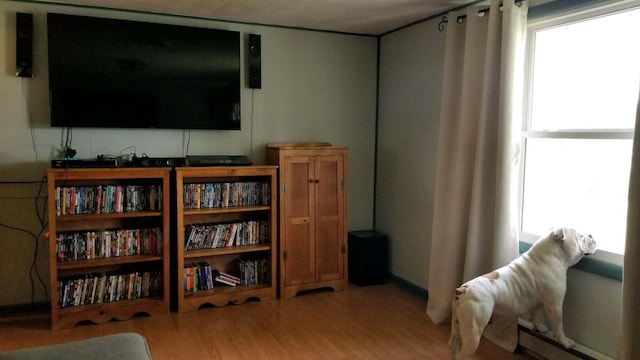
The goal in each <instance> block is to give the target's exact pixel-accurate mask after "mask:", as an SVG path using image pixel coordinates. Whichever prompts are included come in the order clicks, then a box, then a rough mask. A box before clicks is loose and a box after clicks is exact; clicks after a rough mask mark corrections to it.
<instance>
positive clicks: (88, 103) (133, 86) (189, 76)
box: [47, 13, 240, 130]
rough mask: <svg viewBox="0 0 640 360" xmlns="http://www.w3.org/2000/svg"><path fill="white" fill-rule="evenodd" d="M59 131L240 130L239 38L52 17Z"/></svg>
mask: <svg viewBox="0 0 640 360" xmlns="http://www.w3.org/2000/svg"><path fill="white" fill-rule="evenodd" d="M47 35H48V46H49V91H50V102H51V126H59V127H108V128H166V129H216V130H240V34H239V32H236V31H227V30H218V29H205V28H196V27H186V26H176V25H166V24H155V23H144V22H136V21H127V20H115V19H103V18H94V17H85V16H74V15H62V14H52V13H49V14H47Z"/></svg>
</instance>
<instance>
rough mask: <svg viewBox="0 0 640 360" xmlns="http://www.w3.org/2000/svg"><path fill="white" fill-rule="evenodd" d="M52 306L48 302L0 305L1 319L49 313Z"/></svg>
mask: <svg viewBox="0 0 640 360" xmlns="http://www.w3.org/2000/svg"><path fill="white" fill-rule="evenodd" d="M50 306H51V305H50V304H49V303H48V302H40V303H28V304H15V305H4V306H0V319H15V318H18V317H30V316H41V315H45V314H46V315H48V314H49V311H50Z"/></svg>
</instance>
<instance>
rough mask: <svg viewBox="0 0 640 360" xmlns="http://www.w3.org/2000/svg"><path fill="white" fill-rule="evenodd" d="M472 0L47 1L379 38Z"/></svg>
mask: <svg viewBox="0 0 640 360" xmlns="http://www.w3.org/2000/svg"><path fill="white" fill-rule="evenodd" d="M475 1H476V0H53V1H49V2H52V3H60V4H71V5H82V6H91V7H99V8H105V9H125V10H132V11H141V12H149V13H160V14H171V15H180V16H190V17H198V18H206V19H216V20H228V21H236V22H243V23H251V24H263V25H276V26H285V27H293V28H303V29H315V30H324V31H333V32H341V33H352V34H363V35H382V34H385V33H387V32H390V31H393V30H396V29H398V28H401V27H404V26H406V25H409V24H412V23H415V22H418V21H421V20H424V19H427V18H429V17H432V16H435V15H439V14H442V13H443V12H446V11H448V10H451V9H453V8H457V7H459V6H462V5H465V4H468V3H472V2H475Z"/></svg>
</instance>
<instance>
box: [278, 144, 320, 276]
mask: <svg viewBox="0 0 640 360" xmlns="http://www.w3.org/2000/svg"><path fill="white" fill-rule="evenodd" d="M281 166H284V179H281V182H282V184H281V185H282V187H283V188H282V189H281V190H282V191H283V194H284V219H285V224H284V227H285V228H284V236H282V239H283V244H281V245H282V246H283V249H284V250H285V255H284V256H285V258H284V259H283V260H284V262H285V275H284V276H285V285H286V286H290V285H300V284H306V283H312V282H315V266H316V265H315V258H316V253H315V251H316V247H315V244H314V237H313V235H314V232H315V219H314V211H313V209H314V206H315V204H314V201H315V198H314V182H313V171H314V168H313V157H309V156H286V157H285V160H284V162H283V164H282V165H281Z"/></svg>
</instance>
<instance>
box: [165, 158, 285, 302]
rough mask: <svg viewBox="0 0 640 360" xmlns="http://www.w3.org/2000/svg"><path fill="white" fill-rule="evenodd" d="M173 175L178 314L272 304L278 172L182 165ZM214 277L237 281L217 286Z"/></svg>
mask: <svg viewBox="0 0 640 360" xmlns="http://www.w3.org/2000/svg"><path fill="white" fill-rule="evenodd" d="M175 177H176V180H175V184H176V185H175V186H176V231H177V235H176V239H177V241H176V243H177V244H176V250H175V254H176V261H175V263H176V265H175V267H174V270H173V271H174V273H173V278H174V288H173V294H174V295H175V296H176V298H177V299H176V301H175V302H174V303H175V308H176V310H177V311H178V312H188V311H196V310H198V309H199V308H200V307H201V306H203V305H206V304H211V305H214V306H224V305H227V304H230V303H233V304H240V303H243V302H245V301H247V300H248V299H250V298H257V299H259V300H269V299H273V298H275V297H276V287H277V285H276V274H277V273H276V259H277V258H276V252H277V242H276V241H277V240H276V239H277V237H276V234H277V223H276V221H277V203H276V188H275V186H276V181H277V166H228V167H227V166H222V167H197V168H189V167H184V168H176V174H175ZM232 203H233V204H234V205H230V204H232ZM238 244H240V245H238ZM216 272H222V273H227V274H230V275H232V276H234V277H236V278H238V279H240V281H241V282H242V283H241V284H238V285H236V286H230V285H224V284H221V283H218V282H216V280H215V277H216V275H215V274H216ZM249 281H251V285H247V283H248V282H249ZM211 286H213V288H210V287H211Z"/></svg>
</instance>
